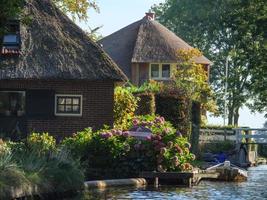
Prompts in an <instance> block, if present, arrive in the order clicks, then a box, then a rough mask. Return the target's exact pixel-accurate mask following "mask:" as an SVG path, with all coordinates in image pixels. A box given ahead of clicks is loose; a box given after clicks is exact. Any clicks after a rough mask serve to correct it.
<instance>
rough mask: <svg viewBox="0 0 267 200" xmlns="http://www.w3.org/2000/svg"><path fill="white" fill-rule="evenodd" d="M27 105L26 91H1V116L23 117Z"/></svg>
mask: <svg viewBox="0 0 267 200" xmlns="http://www.w3.org/2000/svg"><path fill="white" fill-rule="evenodd" d="M25 104H26V103H25V92H24V91H0V115H2V116H17V117H20V116H23V115H24V114H25Z"/></svg>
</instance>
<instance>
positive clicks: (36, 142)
mask: <svg viewBox="0 0 267 200" xmlns="http://www.w3.org/2000/svg"><path fill="white" fill-rule="evenodd" d="M26 142H27V144H24V143H22V142H21V143H14V142H7V143H5V142H3V141H2V142H1V143H0V149H5V150H4V151H1V152H2V153H0V199H2V198H3V199H7V198H10V194H11V189H12V188H11V187H13V189H14V188H15V189H21V190H22V191H27V192H28V188H29V187H35V186H37V187H38V193H39V194H40V195H41V194H43V193H49V192H51V193H58V192H61V193H62V192H65V191H69V190H71V191H76V190H77V189H81V188H82V187H83V182H84V172H83V170H82V168H81V164H80V162H79V160H77V159H76V160H75V159H73V157H72V156H71V155H70V153H69V152H68V150H66V149H64V148H61V147H60V148H59V147H57V146H56V144H55V139H54V138H53V137H52V136H49V135H48V134H37V133H34V134H32V135H31V136H29V138H28V139H27V141H26ZM3 147H5V148H3ZM29 195H31V194H29ZM35 195H38V194H35Z"/></svg>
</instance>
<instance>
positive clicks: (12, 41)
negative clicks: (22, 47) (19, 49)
mask: <svg viewBox="0 0 267 200" xmlns="http://www.w3.org/2000/svg"><path fill="white" fill-rule="evenodd" d="M3 45H4V46H19V38H18V35H16V34H8V35H5V36H4V39H3Z"/></svg>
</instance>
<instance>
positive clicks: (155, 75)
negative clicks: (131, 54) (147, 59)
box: [151, 64, 159, 78]
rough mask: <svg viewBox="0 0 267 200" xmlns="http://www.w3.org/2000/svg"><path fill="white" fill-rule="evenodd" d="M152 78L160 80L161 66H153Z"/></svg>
mask: <svg viewBox="0 0 267 200" xmlns="http://www.w3.org/2000/svg"><path fill="white" fill-rule="evenodd" d="M151 78H159V65H158V64H151Z"/></svg>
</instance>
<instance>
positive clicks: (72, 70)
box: [0, 0, 127, 138]
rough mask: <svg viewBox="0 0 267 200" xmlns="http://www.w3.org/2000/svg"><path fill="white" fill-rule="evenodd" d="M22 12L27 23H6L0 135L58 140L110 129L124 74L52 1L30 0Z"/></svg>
mask: <svg viewBox="0 0 267 200" xmlns="http://www.w3.org/2000/svg"><path fill="white" fill-rule="evenodd" d="M25 10H26V12H28V13H29V14H30V16H31V21H30V22H29V23H27V24H22V23H19V21H10V22H8V23H7V25H6V26H7V28H8V30H9V31H8V32H7V33H6V35H5V36H4V37H3V43H2V47H1V51H0V53H1V55H0V133H1V132H6V133H10V134H12V133H15V132H16V133H17V132H21V133H29V132H31V131H37V132H49V133H50V134H52V135H56V136H57V138H61V137H63V136H66V135H70V134H72V133H74V132H77V131H80V130H82V129H84V128H87V127H92V128H94V129H98V128H100V127H102V126H103V125H104V124H107V125H112V124H113V93H114V85H115V84H116V82H120V81H125V80H126V79H127V78H126V76H125V75H124V73H123V72H122V71H121V70H120V69H119V68H118V67H117V65H116V64H115V63H114V62H113V61H112V60H111V59H110V58H109V57H108V56H107V55H106V53H105V52H104V51H103V50H102V48H101V47H99V46H98V45H97V44H96V43H94V42H93V41H91V40H90V39H89V38H88V36H87V35H86V34H85V33H84V32H83V31H82V30H81V29H80V28H79V27H78V26H77V25H75V24H74V23H73V22H72V21H71V20H70V19H69V18H68V17H67V16H66V15H64V14H63V13H62V12H61V11H60V10H58V9H57V8H56V7H55V6H54V5H53V4H52V3H51V2H50V0H28V1H27V3H26V6H25Z"/></svg>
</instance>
